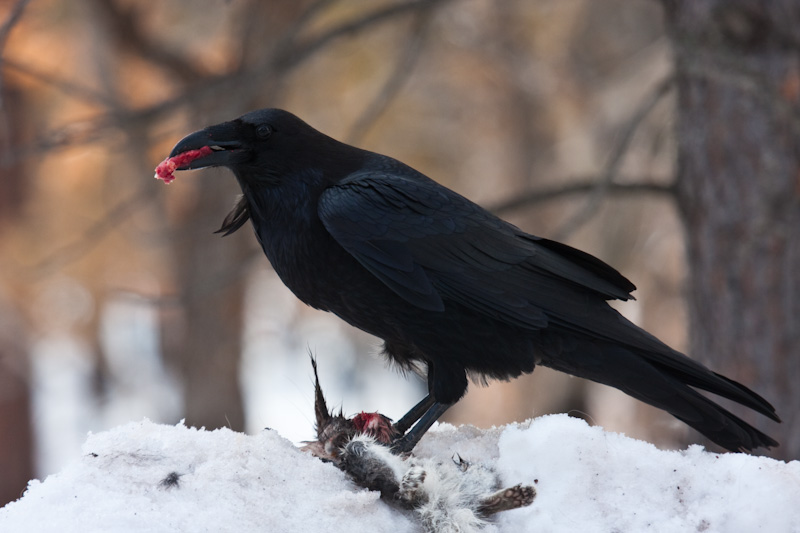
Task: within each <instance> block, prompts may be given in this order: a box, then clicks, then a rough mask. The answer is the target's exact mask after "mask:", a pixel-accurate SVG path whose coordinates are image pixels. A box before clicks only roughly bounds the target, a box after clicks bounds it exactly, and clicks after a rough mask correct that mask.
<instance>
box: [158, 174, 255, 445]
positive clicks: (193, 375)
mask: <svg viewBox="0 0 800 533" xmlns="http://www.w3.org/2000/svg"><path fill="white" fill-rule="evenodd" d="M219 173H220V176H217V177H215V178H213V179H212V178H210V176H192V177H191V179H197V180H202V183H198V184H196V189H195V194H196V197H195V199H196V204H195V205H194V206H192V208H191V212H190V213H187V215H186V217H185V218H184V219H183V220H181V222H180V226H179V228H178V235H179V238H178V242H179V245H178V247H177V249H176V250H175V259H176V272H177V273H178V276H179V279H177V280H176V282H177V291H178V294H179V295H180V298H181V302H180V304H181V305H180V309H181V312H182V315H183V316H182V317H181V319H180V324H179V325H178V328H177V329H178V332H179V334H178V335H172V334H170V332H169V331H165V344H164V348H165V355H166V357H167V360H168V361H170V362H171V363H172V365H173V366H174V367H175V368H178V369H179V373H180V376H181V379H182V381H183V383H182V384H183V399H184V409H185V410H184V415H185V417H186V424H187V425H191V426H197V427H201V426H202V427H206V428H207V429H213V428H219V427H229V428H231V429H233V430H235V431H243V430H244V408H243V405H242V395H241V390H240V387H239V362H240V360H241V352H242V324H243V316H242V311H243V310H242V303H243V291H244V289H243V285H244V278H245V275H244V274H245V271H244V269H243V268H242V267H243V266H244V265H245V264H246V263H247V261H246V256H247V255H248V253H249V250H250V248H249V247H248V246H247V245H246V243H245V239H244V238H245V237H250V235H247V232H246V231H242V232H241V234H239V233H237V234H235V235H232V236H229V237H225V238H221V237H220V236H219V235H213V234H212V231H213V230H214V229H216V228H217V227H218V226H219V223H220V222H221V220H222V218H223V217H224V215H225V213H227V211H228V210H230V207H231V205H232V203H233V200H234V199H235V189H234V188H235V182H234V181H233V179H232V178H231V177H230V176H227V175H222V171H220V172H219ZM184 177H185V178H189V177H188V176H184ZM167 320H169V319H167ZM165 325H166V327H167V328H170V327H171V326H170V324H169V323H167V324H165Z"/></svg>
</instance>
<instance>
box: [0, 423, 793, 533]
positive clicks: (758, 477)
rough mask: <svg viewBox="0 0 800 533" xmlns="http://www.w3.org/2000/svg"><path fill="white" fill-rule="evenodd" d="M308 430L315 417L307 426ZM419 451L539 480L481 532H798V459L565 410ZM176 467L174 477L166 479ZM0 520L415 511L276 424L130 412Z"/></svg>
mask: <svg viewBox="0 0 800 533" xmlns="http://www.w3.org/2000/svg"><path fill="white" fill-rule="evenodd" d="M309 432H310V428H309ZM416 453H417V454H418V455H420V456H427V457H438V458H440V459H441V460H443V461H446V460H450V458H451V457H452V456H453V454H456V453H457V454H459V455H460V456H461V457H462V458H464V459H465V460H468V461H471V462H484V463H489V464H491V465H494V467H495V468H496V469H497V471H498V473H499V474H500V476H501V478H502V481H503V484H504V485H505V486H510V485H515V484H517V483H523V484H532V485H535V486H536V488H537V490H538V496H537V498H536V500H535V501H534V502H533V504H532V505H531V506H530V507H526V508H522V509H516V510H512V511H507V512H504V513H500V514H499V515H498V516H497V518H496V521H495V523H494V525H493V526H491V527H490V528H488V529H487V531H498V532H504V531H509V532H511V531H513V532H525V531H531V532H534V531H535V532H553V533H558V532H575V531H580V532H582V533H584V532H586V533H588V532H594V531H597V532H613V531H621V532H638V531H648V532H651V531H652V532H685V531H691V532H693V531H699V532H709V533H711V532H747V533H749V532H754V531H765V532H797V531H800V505H798V502H800V462H798V461H792V462H790V463H784V462H781V461H775V460H773V459H768V458H762V457H753V456H749V455H744V454H715V453H709V452H706V451H704V450H703V449H702V448H701V447H699V446H692V447H690V448H689V449H688V450H685V451H662V450H659V449H657V448H656V447H654V446H652V445H650V444H647V443H644V442H641V441H636V440H633V439H630V438H628V437H625V436H624V435H618V434H614V433H608V432H604V431H603V430H602V429H600V428H597V427H589V426H588V425H587V424H586V423H585V422H583V421H582V420H578V419H574V418H569V417H568V416H566V415H554V416H545V417H541V418H537V419H535V420H533V421H530V422H526V423H524V424H515V425H510V426H506V427H502V428H494V429H491V430H486V431H483V430H478V429H475V428H473V427H468V426H464V427H461V428H454V427H453V426H449V425H446V424H441V425H438V426H436V427H434V428H433V429H432V430H431V431H430V432H429V433H428V435H427V436H426V437H425V438H424V439H423V440H422V442H420V444H419V446H418V448H417V450H416ZM171 472H176V473H178V474H179V475H180V477H179V484H178V486H174V487H167V486H164V485H163V484H162V480H163V479H164V478H166V477H167V476H168V475H169V474H170V473H171ZM0 531H2V532H17V531H20V532H22V531H24V532H32V533H35V532H59V533H70V532H82V533H83V532H129V531H148V532H150V531H152V532H160V531H165V532H166V531H169V532H184V531H185V532H201V531H210V532H227V531H230V532H234V531H235V532H255V531H259V532H260V531H264V532H271V533H280V532H308V533H315V532H324V533H333V532H339V531H369V532H370V533H377V532H383V531H385V532H398V533H402V532H419V531H420V527H419V525H418V524H416V523H415V522H414V521H413V516H412V515H411V514H410V513H406V512H401V511H398V510H396V509H395V508H393V507H390V506H389V505H387V504H385V503H384V502H382V501H381V500H380V499H379V498H378V494H377V493H374V492H369V491H366V490H363V489H360V488H358V487H356V486H354V485H353V484H352V483H351V482H349V481H348V480H347V479H346V478H345V476H344V474H343V473H341V472H340V471H338V470H337V469H336V468H335V467H333V466H332V465H330V464H326V463H322V462H321V461H319V460H318V459H316V458H314V457H311V456H309V455H306V454H305V453H303V452H300V451H299V450H298V449H297V448H296V447H295V446H294V445H293V444H292V443H291V442H290V441H288V440H286V439H284V438H283V437H281V436H279V435H278V434H277V433H276V432H274V431H270V430H265V431H262V432H260V433H259V434H257V435H252V436H250V435H245V434H241V433H235V432H233V431H230V430H227V429H220V430H216V431H205V430H198V429H194V428H187V427H185V426H183V425H177V426H166V425H159V424H154V423H152V422H149V421H147V420H145V421H143V422H137V423H130V424H127V425H124V426H121V427H118V428H115V429H112V430H110V431H106V432H103V433H98V434H94V435H90V436H89V438H88V440H87V441H86V443H85V444H84V445H83V455H82V456H81V457H79V458H76V459H75V461H74V462H72V463H71V464H70V465H69V466H67V467H66V468H64V469H63V470H62V471H61V472H59V473H58V474H55V475H51V476H49V477H48V478H47V479H45V480H44V481H43V482H40V481H36V480H34V481H31V482H30V484H29V486H28V490H27V491H26V492H25V494H24V496H23V497H22V498H21V499H20V500H18V501H16V502H13V503H10V504H8V505H7V506H6V507H4V508H2V509H0Z"/></svg>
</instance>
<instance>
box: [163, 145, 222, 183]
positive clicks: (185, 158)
mask: <svg viewBox="0 0 800 533" xmlns="http://www.w3.org/2000/svg"><path fill="white" fill-rule="evenodd" d="M211 152H213V150H212V149H211V148H209V147H208V146H203V147H202V148H200V149H198V150H189V151H186V152H183V153H181V154H178V155H176V156H174V157H168V158H166V159H165V160H163V161H162V162H161V163H159V164H158V166H157V167H156V174H155V176H153V177H154V178H156V179H157V180H164V183H172V181H173V180H174V179H175V171H176V170H177V169H178V167H182V166H184V165H188V164H189V163H191V162H192V161H194V160H195V159H199V158H201V157H204V156H207V155H208V154H210V153H211Z"/></svg>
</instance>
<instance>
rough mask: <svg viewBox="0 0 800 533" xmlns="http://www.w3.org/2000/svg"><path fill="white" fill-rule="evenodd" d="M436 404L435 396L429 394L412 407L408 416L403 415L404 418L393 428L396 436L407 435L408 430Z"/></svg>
mask: <svg viewBox="0 0 800 533" xmlns="http://www.w3.org/2000/svg"><path fill="white" fill-rule="evenodd" d="M433 404H434V400H433V396H431V395H430V394H428V395H427V396H425V397H424V398H423V399H422V400H420V402H419V403H418V404H417V405H415V406H414V407H412V408H411V409H410V410H409V411H408V412H407V413H406V414H404V415H403V418H401V419H400V420H398V421H397V422H395V423H394V425H393V426H392V429H394V431H395V434H396V435H400V436H401V437H402V436H403V435H405V434H406V431H408V428H410V427H411V426H413V425H414V422H416V421H417V420H419V419H420V417H421V416H422V415H424V414H425V411H427V410H428V409H430V408H431V406H432V405H433Z"/></svg>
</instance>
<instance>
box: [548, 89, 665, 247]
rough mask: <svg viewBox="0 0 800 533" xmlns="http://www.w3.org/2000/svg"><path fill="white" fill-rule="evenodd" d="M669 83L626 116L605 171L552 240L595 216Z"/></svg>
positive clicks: (652, 92) (564, 235)
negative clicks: (632, 144) (578, 208)
mask: <svg viewBox="0 0 800 533" xmlns="http://www.w3.org/2000/svg"><path fill="white" fill-rule="evenodd" d="M673 83H674V78H673V77H672V76H669V77H667V78H665V79H664V80H662V81H661V82H660V83H659V84H658V85H656V87H655V88H654V89H653V91H651V92H650V94H649V95H647V97H646V98H645V99H644V101H643V102H642V103H641V104H640V105H639V107H637V108H636V109H635V110H634V112H633V115H632V116H631V117H630V119H628V121H627V124H626V125H625V128H624V129H623V130H622V135H621V136H620V138H619V141H618V142H617V144H616V145H615V146H614V147H613V149H612V151H611V154H610V156H609V159H608V163H606V166H605V170H604V171H603V174H602V175H601V177H600V179H599V180H597V183H596V184H595V186H594V188H593V190H592V192H591V194H590V195H589V198H588V199H587V200H586V204H585V205H584V206H583V208H582V209H581V210H579V211H578V212H577V213H575V214H574V215H573V216H572V217H570V218H569V219H568V220H567V221H566V222H565V223H564V224H562V225H561V227H560V228H559V229H558V231H556V232H554V238H555V239H557V240H563V239H566V238H567V236H569V235H570V234H572V233H573V232H574V231H576V230H577V229H578V228H580V227H581V226H582V225H583V224H585V223H586V222H587V221H589V220H590V219H591V218H592V217H593V216H594V215H595V214H596V213H597V210H598V209H599V208H600V205H601V203H602V199H603V196H604V195H605V193H606V191H608V189H609V187H610V186H611V185H612V184H613V183H614V180H615V179H616V178H617V176H618V174H619V170H620V168H621V167H622V162H623V160H624V157H625V154H626V153H627V152H628V149H629V148H630V145H631V141H632V140H633V137H634V135H635V133H636V131H637V130H638V129H639V126H641V125H642V123H643V122H644V120H645V119H646V118H647V116H648V115H649V114H650V113H651V112H652V111H653V109H655V107H656V106H657V105H658V103H659V102H660V101H661V99H662V98H664V96H666V95H667V94H668V93H669V91H670V90H671V89H672V87H673Z"/></svg>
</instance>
